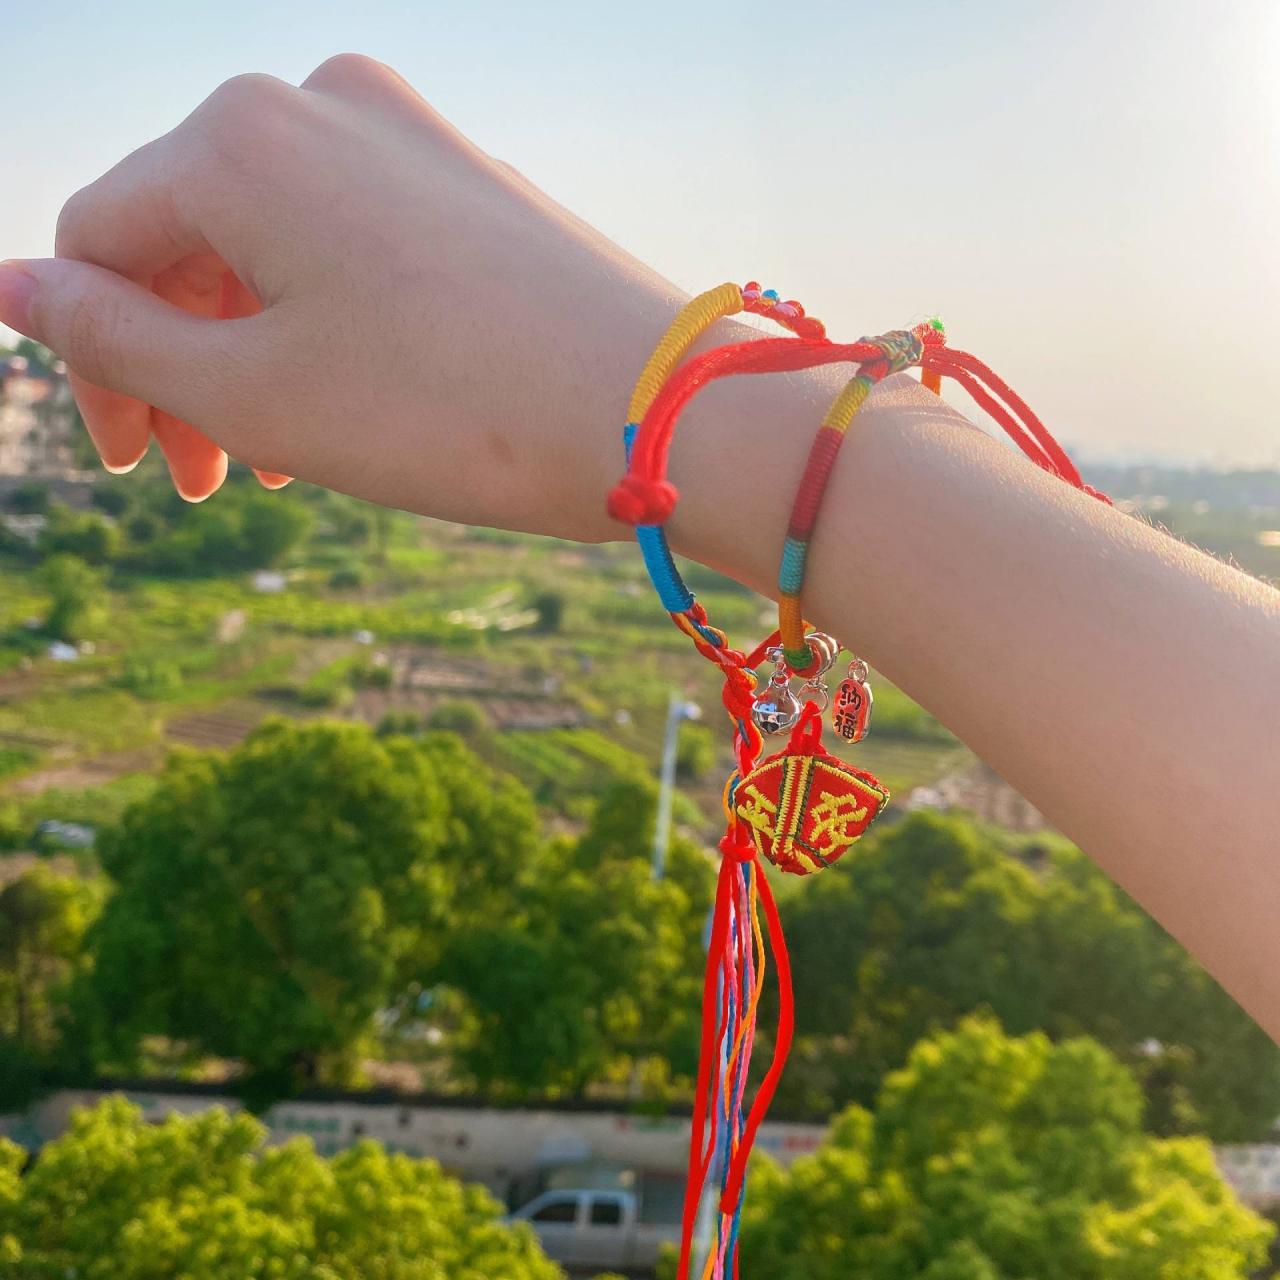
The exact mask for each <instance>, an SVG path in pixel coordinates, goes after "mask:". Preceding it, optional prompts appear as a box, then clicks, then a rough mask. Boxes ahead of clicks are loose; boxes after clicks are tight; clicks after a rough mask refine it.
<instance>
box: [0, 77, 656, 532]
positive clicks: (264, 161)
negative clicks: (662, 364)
mask: <svg viewBox="0 0 1280 1280" xmlns="http://www.w3.org/2000/svg"><path fill="white" fill-rule="evenodd" d="M56 253H57V257H56V258H53V259H43V260H36V261H26V262H19V263H11V264H9V265H8V266H7V267H5V268H4V269H0V319H3V320H4V321H5V322H7V323H9V324H10V325H12V326H13V327H15V328H17V329H19V330H21V331H22V332H24V333H27V334H29V335H30V336H32V337H35V338H37V339H39V340H40V341H42V342H44V343H46V344H47V345H48V346H50V347H51V348H52V349H53V350H54V351H55V352H57V353H58V354H59V355H60V356H61V357H62V358H63V359H65V360H66V362H67V364H68V366H69V368H70V370H71V371H72V375H73V380H74V390H75V394H76V399H77V401H78V402H79V404H80V407H81V410H82V412H83V415H84V418H85V421H86V424H87V426H88V428H89V431H90V434H91V435H92V437H93V439H94V442H95V444H96V445H97V447H98V450H99V452H100V454H101V456H102V459H103V462H104V463H105V465H106V466H107V467H108V468H109V469H111V470H113V471H121V470H128V469H129V468H131V467H132V466H134V465H136V463H137V462H138V460H139V459H140V458H141V457H142V455H143V453H144V452H145V450H146V448H147V444H148V439H149V436H150V435H155V436H156V438H157V440H158V442H159V444H160V446H161V448H162V449H163V451H164V453H165V456H166V458H167V460H168V462H169V466H170V469H171V472H172V474H173V478H174V482H175V484H176V485H177V487H178V489H179V491H180V492H181V493H182V494H183V496H184V497H187V498H189V499H192V500H199V499H203V498H205V497H207V496H208V495H209V494H211V493H212V492H213V491H214V490H216V489H217V487H218V485H219V484H220V483H221V482H222V479H223V477H224V476H225V474H226V465H227V454H228V453H229V454H231V455H232V456H233V457H235V458H238V459H240V460H242V461H244V462H247V463H249V464H250V465H252V466H253V467H255V468H256V469H257V470H258V472H259V475H260V477H261V478H262V479H263V481H264V483H267V484H268V485H277V484H281V483H284V479H285V477H286V476H289V475H297V476H301V477H304V478H306V479H309V480H313V481H316V482H318V483H320V484H325V485H328V486H330V487H332V488H337V489H342V490H344V491H346V492H349V493H354V494H356V495H358V496H362V497H367V498H372V499H374V500H376V501H379V502H384V503H387V504H390V505H396V506H402V507H407V508H410V509H414V510H419V511H423V512H427V513H430V514H432V515H437V516H442V517H445V518H451V519H457V520H463V521H466V522H468V523H478V524H492V525H501V526H505V527H511V528H522V529H530V530H533V531H536V532H545V533H557V534H562V535H565V536H569V537H581V538H594V537H606V536H624V535H625V534H626V532H627V531H626V530H624V529H621V527H616V528H615V527H613V526H611V525H610V524H609V523H608V522H607V521H605V520H604V518H603V510H602V508H603V494H604V492H605V490H606V489H607V487H608V485H609V483H611V481H612V480H613V479H614V478H616V475H615V473H617V472H618V471H619V469H620V465H621V462H620V459H621V449H620V445H619V443H618V432H619V430H620V426H621V414H622V411H623V406H624V404H625V396H626V393H627V389H628V386H629V383H630V380H631V379H632V378H633V377H634V374H635V371H636V370H637V369H638V368H639V366H640V364H641V363H642V361H643V358H644V355H645V354H646V353H647V347H648V345H649V344H650V343H651V342H652V341H653V340H654V339H655V338H656V336H657V334H659V333H660V332H661V330H662V328H663V326H664V325H665V323H666V320H667V318H668V317H669V315H670V311H671V306H672V303H673V302H674V301H675V299H674V298H673V296H672V291H671V290H670V288H669V287H666V286H663V285H662V284H661V282H659V281H658V280H657V278H656V277H654V276H653V275H652V274H651V273H645V272H644V271H643V269H642V268H640V267H639V265H638V264H636V263H634V261H633V260H631V259H628V258H627V257H626V255H624V254H622V253H620V252H619V251H618V250H617V249H616V248H615V247H614V246H612V245H610V244H609V243H608V242H607V241H605V240H604V238H603V237H601V236H599V235H598V234H597V233H595V232H593V231H591V230H590V229H589V228H587V227H586V226H585V225H584V224H582V223H581V222H579V221H578V220H577V219H575V218H573V217H572V215H570V214H568V213H567V212H566V211H564V210H563V209H561V208H560V207H559V206H558V205H555V204H554V202H552V201H551V200H549V199H548V198H547V197H546V196H545V195H543V194H542V193H541V192H539V191H537V190H536V189H535V188H534V187H532V185H531V184H529V183H527V182H526V181H525V180H524V179H522V178H521V177H520V176H519V175H518V174H516V173H514V172H513V171H512V170H511V169H510V168H509V167H507V166H505V165H503V164H501V163H500V162H498V161H495V160H493V159H492V158H491V157H489V156H487V155H486V154H484V153H483V152H482V151H480V150H479V149H478V148H477V147H475V146H473V145H472V144H471V143H469V142H468V141H467V140H466V139H465V138H463V137H462V136H461V135H460V134H459V133H458V132H457V131H456V130H455V129H453V128H452V127H451V126H450V125H449V124H447V123H446V122H445V121H444V120H443V119H441V117H440V116H439V115H438V114H437V113H436V112H435V111H433V110H432V108H431V107H430V106H428V104H427V103H426V102H424V101H423V99H422V98H420V97H419V96H418V94H417V93H416V92H414V90H413V89H412V88H411V87H410V86H409V85H408V84H407V83H406V82H405V81H404V80H403V79H402V78H401V77H400V76H398V75H397V74H396V73H395V72H393V71H391V70H390V69H389V68H387V67H384V66H382V65H381V64H379V63H376V62H372V61H370V60H369V59H366V58H362V57H358V56H356V55H342V56H340V57H337V58H334V59H331V60H329V61H328V62H326V63H324V64H323V65H322V66H321V67H319V68H318V69H317V70H316V71H315V72H314V73H313V74H312V75H311V76H310V77H309V78H308V79H307V80H306V81H305V82H304V84H303V85H302V87H301V88H294V87H292V86H290V85H286V84H284V83H282V82H281V81H278V80H274V79H272V78H270V77H267V76H256V75H255V76H242V77H238V78H236V79H234V80H231V81H228V82H227V83H226V84H224V85H222V86H221V87H220V88H219V89H218V90H216V91H215V92H214V93H213V94H212V95H211V96H210V97H209V98H208V99H207V100H206V101H205V102H204V103H203V104H202V105H201V106H200V107H198V108H197V109H196V110H195V111H194V112H193V113H192V114H191V116H189V117H188V118H187V119H186V120H185V121H184V122H183V123H181V124H180V125H179V126H178V127H177V128H176V129H174V130H173V131H172V132H170V133H168V134H166V135H164V136H163V137H161V138H159V139H157V140H156V141H154V142H151V143H148V144H147V145H145V146H143V147H141V148H140V149H139V150H137V151H135V152H134V153H133V154H131V155H130V156H128V157H127V158H126V159H125V160H123V161H122V162H121V163H120V164H118V165H117V166H116V167H115V168H114V169H112V170H111V171H110V172H108V173H107V174H105V175H104V176H103V177H102V178H100V179H98V180H97V181H96V182H94V183H92V184H91V185H90V186H88V187H86V188H85V189H84V190H83V191H81V192H79V193H78V194H76V195H75V196H73V197H72V199H71V200H70V201H69V202H68V203H67V205H66V207H65V209H64V210H63V213H62V216H61V218H60V220H59V226H58V234H57V243H56Z"/></svg>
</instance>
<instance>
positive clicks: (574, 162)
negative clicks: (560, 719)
mask: <svg viewBox="0 0 1280 1280" xmlns="http://www.w3.org/2000/svg"><path fill="white" fill-rule="evenodd" d="M6 28H7V29H6V35H7V37H8V41H7V43H8V48H9V52H10V60H9V61H10V65H9V66H7V67H6V75H5V79H4V80H3V81H2V82H0V116H3V118H4V119H5V120H6V122H7V123H8V125H9V129H10V133H11V135H12V140H14V141H15V142H16V145H11V147H10V154H9V155H8V156H7V157H6V162H5V166H4V174H3V177H0V257H24V256H39V255H43V254H45V253H48V252H50V250H51V241H52V233H53V226H54V222H55V219H56V216H57V212H58V209H59V207H60V206H61V204H62V202H63V200H64V199H65V198H66V197H67V196H68V195H69V194H70V193H71V192H72V191H74V190H75V189H76V188H78V187H79V186H82V185H83V184H84V183H86V182H88V181H91V180H92V179H93V178H94V177H96V176H98V174H99V173H101V172H102V171H103V170H105V169H106V168H108V167H110V166H111V165H112V164H113V163H115V162H116V161H117V160H118V159H120V158H121V156H123V155H124V154H125V153H126V152H127V151H129V150H131V149H132V148H134V147H136V146H138V145H140V144H141V143H143V142H145V141H147V140H148V139H150V138H153V137H155V136H157V135H158V134H160V133H163V132H165V131H166V130H167V129H169V128H171V127H172V126H173V125H174V124H176V123H177V122H178V121H179V120H180V119H181V118H182V117H183V116H184V115H185V114H186V113H187V112H188V111H190V110H191V109H192V108H193V107H194V106H195V105H196V104H197V103H198V102H199V101H200V100H201V99H203V98H204V97H205V96H206V95H207V94H208V93H209V92H210V91H211V90H212V89H213V88H214V87H215V86H216V85H217V84H218V83H219V82H220V81H222V80H224V79H226V78H227V77H228V76H231V75H233V74H235V73H237V72H240V71H248V70H257V71H267V72H271V73H273V74H275V75H279V76H281V77H283V78H285V79H288V80H291V81H294V82H297V81H298V80H300V79H301V78H302V77H303V76H305V75H306V73H307V72H308V71H309V70H310V69H311V68H312V67H313V66H314V65H316V64H317V63H318V62H320V61H322V60H323V59H324V58H325V57H326V56H328V55H330V54H332V53H335V52H338V51H341V50H343V49H356V50H359V51H361V52H365V53H368V54H370V55H372V56H374V57H378V58H381V59H383V60H385V61H387V62H390V63H391V64H393V65H394V66H396V67H397V68H398V69H399V70H400V71H402V72H403V73H404V74H405V75H406V76H407V77H408V78H409V79H410V80H411V81H412V82H413V83H414V84H415V85H416V86H417V87H418V88H419V89H420V90H421V91H422V92H423V93H424V94H425V96H427V97H428V98H429V99H430V100H431V101H432V102H433V103H434V105H435V106H436V107H438V108H439V109H440V110H441V111H442V112H443V113H444V114H445V115H446V116H447V117H448V118H449V119H450V120H452V121H453V123H454V124H456V125H457V126H458V127H459V128H460V129H461V130H462V131H463V132H465V133H466V134H468V135H469V136H471V137H472V138H474V139H475V141H476V142H477V143H478V144H479V145H481V146H482V147H484V148H485V149H486V150H488V151H490V152H492V153H493V154H495V155H497V156H499V157H501V158H502V159H503V160H506V161H508V162H510V163H511V164H513V165H515V166H516V167H517V168H519V169H520V170H521V171H523V172H524V173H525V174H527V175H528V177H529V178H530V179H532V180H533V181H534V182H536V183H537V184H538V185H540V186H542V187H543V188H544V189H545V190H546V191H547V192H548V193H549V194H550V195H552V196H553V197H554V198H555V199H557V200H559V201H561V202H562V203H563V204H565V205H566V206H568V207H569V208H571V209H572V210H574V211H575V212H576V213H578V214H579V215H581V216H582V217H584V218H585V219H587V220H588V221H589V222H591V223H593V224H595V225H596V226H598V227H599V228H600V229H601V230H602V231H603V232H604V233H605V234H607V235H609V236H610V237H612V238H613V239H614V240H616V241H617V242H618V243H619V244H621V245H622V246H623V247H624V248H626V249H628V250H629V251H631V252H632V253H635V254H636V255H637V256H638V257H640V258H642V259H644V260H645V261H647V262H649V263H651V264H652V265H653V266H654V267H656V268H657V269H658V270H660V271H661V272H663V273H664V274H665V275H667V276H668V277H670V278H671V279H672V280H674V281H675V282H676V283H677V284H679V285H680V286H682V287H684V288H687V289H689V290H696V289H699V288H702V287H705V286H706V285H707V284H709V283H713V282H716V281H719V280H722V279H744V278H746V277H748V276H753V277H755V278H758V279H762V280H765V281H766V282H767V283H769V284H771V285H775V286H776V287H778V288H780V289H782V290H784V291H785V292H786V293H788V294H790V295H792V296H795V297H799V298H801V299H802V300H803V301H804V302H805V304H806V305H807V306H808V307H809V309H810V310H811V311H812V312H814V313H815V314H817V315H820V316H821V317H822V318H823V319H824V320H826V321H827V323H828V325H829V327H830V328H831V330H832V331H833V332H834V333H835V334H837V335H839V336H842V337H855V336H857V335H858V334H860V333H864V332H868V331H874V330H880V329H884V328H888V327H892V326H894V325H897V324H901V323H904V322H908V321H911V320H914V319H918V318H921V317H923V316H925V315H928V314H932V313H935V312H936V313H939V314H941V315H942V316H943V317H944V318H945V319H946V320H947V323H948V327H949V330H950V332H951V335H952V339H953V341H954V342H955V343H956V345H958V346H962V347H964V348H966V349H969V350H972V351H974V352H976V353H978V354H979V355H981V356H982V357H983V358H984V359H986V360H987V361H989V363H991V364H992V365H993V367H995V368H996V369H997V370H998V371H999V372H1000V373H1001V374H1002V375H1003V376H1005V377H1006V378H1007V379H1008V380H1009V381H1010V383H1011V384H1012V385H1014V386H1015V387H1017V388H1018V390H1019V391H1021V392H1022V393H1023V395H1025V396H1026V398H1027V399H1028V400H1029V401H1030V402H1031V403H1032V404H1033V405H1034V406H1035V407H1036V409H1037V410H1038V411H1039V412H1040V413H1041V415H1042V416H1043V417H1044V419H1045V420H1046V421H1047V422H1048V423H1049V424H1050V426H1051V427H1052V429H1053V430H1054V431H1055V433H1056V434H1058V436H1059V437H1060V438H1061V439H1062V440H1064V441H1065V442H1066V443H1067V444H1068V445H1069V447H1072V448H1074V449H1075V450H1076V451H1077V452H1078V453H1079V454H1080V455H1081V457H1082V458H1084V459H1086V460H1095V461H1097V462H1100V463H1114V462H1123V461H1143V462H1146V461H1153V462H1175V463H1182V464H1197V463H1203V464H1207V465H1215V466H1218V467H1230V466H1257V465H1267V466H1280V409H1278V408H1277V405H1278V404H1280V362H1277V361H1276V360H1275V359H1274V358H1273V357H1271V356H1270V354H1269V353H1268V352H1267V350H1266V347H1265V339H1266V337H1267V335H1268V332H1269V326H1270V325H1271V323H1272V318H1271V317H1272V311H1273V304H1274V302H1275V299H1276V297H1277V285H1280V257H1278V255H1277V253H1276V251H1275V244H1274V241H1275V236H1276V228H1277V226H1280V216H1278V215H1280V4H1277V3H1275V2H1274V0H1239V2H1238V3H1233V4H1232V5H1230V6H1223V7H1222V8H1221V9H1219V10H1217V11H1215V12H1214V13H1213V15H1212V21H1210V20H1208V18H1207V17H1206V14H1205V11H1204V9H1203V6H1193V5H1192V4H1191V3H1190V2H1189V0H1169V2H1168V3H1155V2H1153V0H1144V2H1140V3H1136V4H1133V5H1129V6H1125V7H1122V8H1121V7H1117V6H1114V5H1110V4H1105V3H1102V2H1101V0H1088V2H1086V3H1079V4H1076V3H1072V4H1067V3H1047V4H1042V5H1038V6H1027V5H1018V4H1015V3H1012V0H1002V2H1000V3H981V4H975V5H966V6H951V5H946V4H942V3H936V2H931V0H925V2H923V3H920V4H917V5H915V6H913V7H912V9H911V11H910V14H909V20H906V19H903V18H900V17H897V16H894V15H893V14H891V13H889V12H888V11H886V10H885V9H884V8H883V6H872V5H869V4H863V3H854V4H847V5H831V4H829V5H821V4H820V5H817V6H810V7H808V8H806V9H805V10H804V11H803V13H802V14H800V15H798V16H796V15H792V14H790V13H787V12H783V11H781V10H779V9H778V8H777V7H776V6H771V5H765V4H755V3H746V4H736V5H732V6H730V5H728V4H720V3H715V4H708V5H702V6H680V7H677V6H676V5H674V4H671V3H669V2H668V0H662V2H661V3H655V4H649V5H647V6H644V7H643V8H642V9H630V10H626V11H621V10H620V11H608V12H605V11H602V10H600V9H598V8H595V7H591V6H588V5H585V4H582V3H569V4H561V5H550V6H540V7H537V8H528V9H526V8H524V7H515V6H509V5H499V4H493V3H479V4H473V5H470V6H466V7H465V9H464V10H462V11H458V10H457V9H456V8H455V7H452V6H445V5H439V4H407V3H399V4H397V3H391V2H390V0H367V3H366V4H364V5H362V6H361V8H360V11H359V14H358V16H355V17H352V16H350V15H349V14H347V13H344V12H339V11H333V12H330V11H317V10H316V9H315V8H314V7H313V6H303V5H301V4H299V3H293V2H289V3H284V4H277V5H271V6H261V5H256V6H255V5H250V4H247V3H245V0H228V3H226V4H222V5H219V6H218V7H217V10H216V11H214V10H213V9H207V10H206V9H198V10H195V9H193V10H183V11H180V12H179V13H178V14H177V15H176V16H175V14H174V12H173V10H172V9H171V8H170V7H168V6H164V5H161V4H159V3H158V2H157V0H122V2H121V3H119V4H117V5H114V6H111V7H108V8H102V9H99V8H98V7H96V6H90V5H87V4H84V3H70V4H66V5H62V6H59V7H58V9H57V11H56V12H44V11H37V12H34V13H33V12H30V11H27V12H24V13H22V14H21V15H20V16H14V17H11V18H10V19H9V21H8V22H7V24H6ZM955 399H956V403H957V404H959V405H961V406H962V407H966V408H967V407H968V406H967V404H966V401H965V400H964V397H963V393H957V394H956V396H955Z"/></svg>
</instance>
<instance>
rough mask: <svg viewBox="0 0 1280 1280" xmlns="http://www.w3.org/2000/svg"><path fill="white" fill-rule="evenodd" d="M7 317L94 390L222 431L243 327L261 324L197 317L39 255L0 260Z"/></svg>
mask: <svg viewBox="0 0 1280 1280" xmlns="http://www.w3.org/2000/svg"><path fill="white" fill-rule="evenodd" d="M0 323H4V324H7V325H8V326H9V327H10V328H12V329H16V330H17V331H18V332H19V333H22V334H25V335H26V336H27V337H29V338H34V339H35V340H36V341H37V342H41V343H43V344H44V345H45V346H46V347H48V348H50V350H52V351H53V352H55V353H56V354H57V355H58V356H59V357H61V358H62V359H63V360H65V361H66V363H67V366H68V367H69V368H70V369H71V370H72V372H74V373H76V374H78V375H79V376H80V377H81V378H83V379H85V380H86V381H87V382H91V383H93V385H94V386H97V387H105V388H106V389H107V390H109V391H119V392H123V393H124V394H125V395H129V396H133V397H135V398H136V399H138V400H143V401H145V402H146V403H147V404H151V405H155V406H156V408H158V409H163V410H164V411H165V412H166V413H170V414H172V415H173V416H174V417H177V418H181V419H183V420H184V421H186V422H196V423H199V424H200V425H201V426H202V427H203V426H208V427H211V428H215V429H216V427H217V426H218V424H219V423H221V422H225V421H227V419H228V416H229V411H230V398H231V396H232V394H233V393H234V389H233V383H234V379H233V378H232V377H230V376H229V374H230V371H231V370H232V369H238V370H240V371H243V370H244V368H245V364H246V361H245V359H244V356H243V354H241V355H240V356H239V357H237V355H236V351H237V349H239V350H240V351H242V352H243V351H245V350H246V349H247V348H246V343H245V338H244V332H243V328H242V326H244V325H246V324H252V323H253V321H252V320H236V321H218V320H209V319H204V318H202V317H199V316H193V315H191V314H190V313H188V312H186V311H183V310H182V309H181V308H179V307H175V306H172V305H171V304H169V303H167V302H163V301H161V300H160V299H159V298H157V297H156V296H155V294H153V293H151V292H150V291H148V290H147V289H144V288H142V287H141V286H139V285H136V284H134V283H133V282H132V281H131V280H126V279H125V278H124V277H123V276H118V275H116V274H115V273H114V272H112V271H107V270H106V269H105V268H103V267H95V266H90V265H89V264H88V263H84V262H77V261H75V260H74V259H71V258H32V259H24V260H11V261H8V262H0ZM232 331H234V332H232Z"/></svg>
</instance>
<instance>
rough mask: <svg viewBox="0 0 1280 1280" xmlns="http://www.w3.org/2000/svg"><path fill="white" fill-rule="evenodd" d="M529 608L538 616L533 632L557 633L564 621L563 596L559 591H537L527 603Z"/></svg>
mask: <svg viewBox="0 0 1280 1280" xmlns="http://www.w3.org/2000/svg"><path fill="white" fill-rule="evenodd" d="M529 606H530V608H532V609H533V611H534V612H535V613H536V614H537V615H538V620H537V622H536V623H535V624H534V630H535V631H540V632H551V631H559V630H560V624H561V623H562V622H563V621H564V596H563V595H562V594H561V593H560V592H559V591H539V592H538V593H537V595H535V596H534V597H533V599H532V600H531V601H530V602H529Z"/></svg>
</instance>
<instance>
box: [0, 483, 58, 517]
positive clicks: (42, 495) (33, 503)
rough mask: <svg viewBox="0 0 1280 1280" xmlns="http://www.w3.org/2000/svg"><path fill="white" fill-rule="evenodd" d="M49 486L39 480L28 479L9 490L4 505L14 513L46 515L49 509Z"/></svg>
mask: <svg viewBox="0 0 1280 1280" xmlns="http://www.w3.org/2000/svg"><path fill="white" fill-rule="evenodd" d="M49 503H50V499H49V486H48V485H47V484H42V483H41V482H40V481H39V480H28V481H26V482H25V483H24V484H20V485H15V486H14V488H13V489H11V490H10V492H9V496H8V498H7V499H6V500H5V506H7V507H8V509H9V510H10V511H12V512H13V513H14V515H23V516H33V515H47V514H48V511H49Z"/></svg>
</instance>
